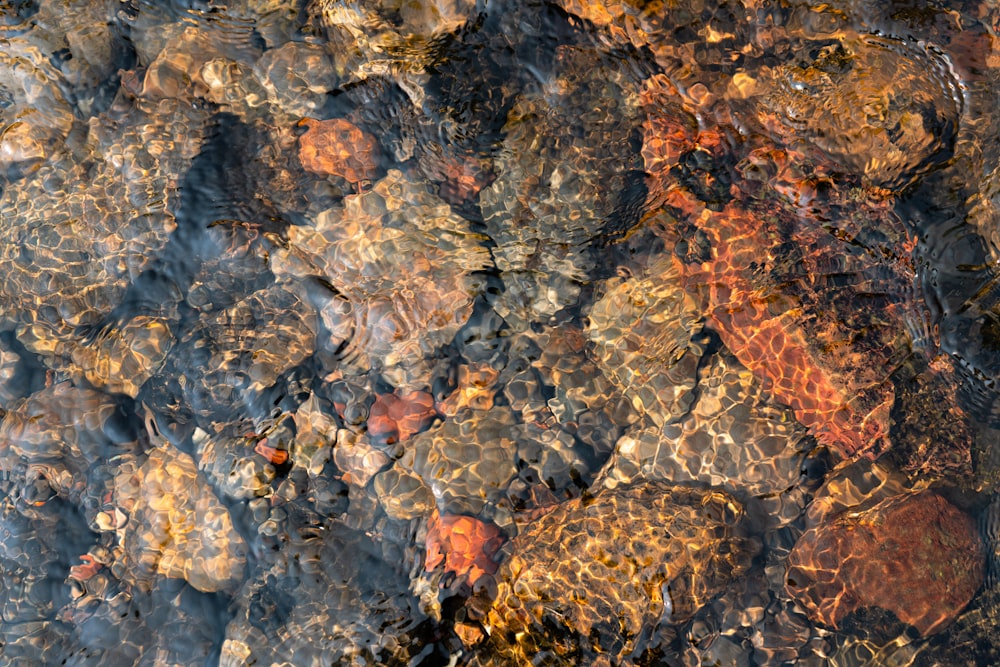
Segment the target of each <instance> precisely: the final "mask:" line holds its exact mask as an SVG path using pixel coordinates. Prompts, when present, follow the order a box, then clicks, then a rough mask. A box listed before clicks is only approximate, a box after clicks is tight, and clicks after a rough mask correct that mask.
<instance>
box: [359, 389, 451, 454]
mask: <svg viewBox="0 0 1000 667" xmlns="http://www.w3.org/2000/svg"><path fill="white" fill-rule="evenodd" d="M436 416H437V410H435V409H434V397H433V396H431V395H430V394H429V393H427V392H426V391H411V392H409V393H408V394H404V395H402V396H397V395H396V394H380V395H379V396H378V398H376V399H375V403H373V404H372V407H371V410H370V411H369V413H368V433H369V435H371V436H372V437H373V438H379V439H384V441H385V442H389V443H393V442H399V441H402V440H407V439H409V438H411V437H413V436H414V435H416V434H417V433H420V432H421V431H423V430H424V429H426V428H427V427H428V426H430V424H431V422H432V421H434V418H435V417H436Z"/></svg>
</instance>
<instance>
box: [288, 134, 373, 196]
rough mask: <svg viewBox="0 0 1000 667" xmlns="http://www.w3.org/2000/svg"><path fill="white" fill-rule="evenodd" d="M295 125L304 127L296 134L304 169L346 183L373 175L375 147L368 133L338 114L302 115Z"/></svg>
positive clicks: (366, 178)
mask: <svg viewBox="0 0 1000 667" xmlns="http://www.w3.org/2000/svg"><path fill="white" fill-rule="evenodd" d="M299 125H301V126H305V127H306V128H307V130H306V132H305V134H303V135H302V136H301V137H299V161H300V162H301V163H302V166H303V167H305V169H306V170H307V171H311V172H312V173H314V174H319V175H321V176H340V177H341V178H343V179H344V180H345V181H348V182H350V183H360V182H361V181H367V180H371V179H373V178H375V176H376V175H377V173H378V155H379V150H378V144H377V143H376V141H375V139H374V138H373V137H371V136H370V135H369V134H367V133H365V132H363V131H361V129H359V128H357V127H355V126H354V125H352V124H351V123H349V122H347V121H346V120H344V119H342V118H333V119H331V120H313V119H312V118H303V119H302V120H301V121H299Z"/></svg>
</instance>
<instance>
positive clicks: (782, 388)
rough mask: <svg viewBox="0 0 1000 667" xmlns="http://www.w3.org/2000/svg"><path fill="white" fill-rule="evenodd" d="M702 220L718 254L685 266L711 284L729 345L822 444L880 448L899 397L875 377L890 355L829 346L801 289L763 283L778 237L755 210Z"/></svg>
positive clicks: (714, 316)
mask: <svg viewBox="0 0 1000 667" xmlns="http://www.w3.org/2000/svg"><path fill="white" fill-rule="evenodd" d="M698 226H699V227H700V228H701V229H702V230H703V231H704V232H705V233H706V234H707V235H708V236H709V238H711V240H712V245H713V253H712V254H713V258H712V259H711V260H710V261H707V262H702V263H700V264H698V265H686V266H685V268H684V270H685V272H686V275H685V279H686V280H687V281H689V282H690V283H691V284H692V285H693V286H694V285H698V286H704V287H705V288H707V292H708V302H709V304H708V316H709V321H710V322H711V323H712V326H713V328H714V329H715V330H716V331H718V333H719V336H720V338H722V341H723V342H724V343H725V344H726V347H728V348H729V349H730V350H731V351H732V352H733V354H734V355H735V356H736V358H737V359H739V360H740V362H741V363H743V365H745V366H746V367H747V368H748V369H750V370H751V371H752V372H753V373H754V374H755V375H757V376H758V377H759V378H761V379H762V380H764V382H765V383H766V386H767V387H768V388H769V390H770V391H771V392H772V393H773V395H774V396H775V398H777V399H778V400H779V401H781V402H783V403H785V404H787V405H788V406H790V407H791V408H792V410H793V411H794V412H795V417H796V419H798V420H799V421H800V422H802V424H803V425H804V426H806V427H807V428H808V429H809V432H810V433H812V434H813V435H814V436H815V437H816V439H817V440H818V441H819V442H820V443H821V444H824V445H827V446H829V447H831V448H833V449H834V450H836V451H838V452H840V453H841V454H842V455H844V456H848V457H850V456H854V455H856V454H859V453H860V454H864V455H866V456H869V457H872V458H874V457H875V456H877V455H878V454H880V453H881V452H882V451H883V450H884V449H885V447H886V446H887V444H888V442H887V436H888V433H889V413H890V411H891V409H892V405H893V400H894V395H893V390H892V386H891V384H889V383H887V382H884V380H885V378H884V377H881V378H875V377H874V374H875V373H877V372H880V371H882V370H883V369H882V368H879V367H878V364H877V362H878V361H884V360H878V359H875V358H872V359H870V360H869V361H871V362H876V363H875V366H873V367H871V368H866V364H864V363H862V361H863V360H859V359H855V358H848V355H849V354H850V350H846V349H845V350H842V351H841V352H840V354H839V355H838V353H837V351H836V350H833V349H823V348H822V346H820V345H818V344H817V341H816V340H815V339H814V338H815V336H810V330H807V327H806V326H804V322H805V320H806V319H808V318H806V317H805V316H804V313H803V306H802V304H801V303H800V302H799V300H798V299H797V298H796V297H795V296H794V295H792V294H789V293H783V292H782V290H780V289H777V288H775V289H773V290H766V289H762V284H761V278H760V276H761V275H766V271H767V268H766V262H767V258H768V256H769V254H770V253H771V252H772V250H773V249H774V247H775V245H776V244H777V243H778V239H779V237H778V236H776V235H775V234H774V233H773V232H772V231H771V230H770V229H769V228H768V227H767V226H766V224H765V223H764V221H763V220H761V219H760V218H759V217H758V216H757V215H755V214H754V213H753V212H751V211H747V210H744V209H742V208H741V207H740V206H739V205H737V204H731V205H729V206H727V207H726V208H725V209H724V210H723V211H721V212H719V213H713V212H709V211H708V210H704V211H703V213H702V215H701V216H700V220H699V222H698ZM812 333H813V334H815V331H813V332H812ZM868 371H871V372H870V373H869V372H868ZM870 375H872V377H869V376H870ZM879 380H882V382H879Z"/></svg>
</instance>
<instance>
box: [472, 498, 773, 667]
mask: <svg viewBox="0 0 1000 667" xmlns="http://www.w3.org/2000/svg"><path fill="white" fill-rule="evenodd" d="M742 519H743V508H742V506H741V505H740V504H739V503H738V502H737V501H735V500H734V499H733V498H732V497H730V496H729V495H727V494H725V493H723V492H720V491H714V490H705V489H695V488H687V487H678V486H669V485H666V484H660V483H648V484H641V485H632V486H626V487H622V488H619V489H616V490H614V491H608V490H602V491H600V492H598V493H597V494H596V495H594V496H589V497H584V498H578V499H575V500H571V501H569V502H567V503H565V504H563V505H561V506H559V507H558V508H557V509H556V510H554V511H553V512H551V513H550V514H548V515H546V516H544V517H542V518H541V519H540V520H538V521H537V522H535V523H533V524H532V525H531V526H529V527H528V528H527V529H526V530H525V531H524V532H522V533H521V534H520V535H518V536H517V537H516V538H514V539H513V541H512V542H511V543H510V548H511V550H512V553H513V555H512V556H511V557H510V558H509V559H508V560H507V561H506V562H505V563H504V564H503V565H502V566H501V567H500V569H499V571H498V572H497V574H496V580H497V594H496V597H495V601H494V603H493V606H492V608H491V609H490V610H489V612H488V613H487V615H486V617H485V619H484V620H483V625H484V626H485V629H486V631H487V633H488V634H489V639H488V640H487V641H486V642H485V644H484V646H483V649H482V650H481V652H480V654H479V656H480V659H481V662H480V663H479V664H498V662H497V661H499V664H524V663H526V662H529V661H531V660H532V659H533V658H535V657H536V656H539V655H547V656H548V657H549V658H550V659H555V660H557V661H570V662H575V663H576V664H589V663H590V662H591V661H593V660H595V659H596V658H597V657H598V656H599V655H601V654H605V655H606V656H607V657H611V658H612V660H620V659H622V658H623V657H625V656H627V655H629V654H635V655H638V654H640V653H642V651H643V650H644V649H645V648H647V644H648V642H649V633H650V632H651V631H653V630H654V629H655V628H656V626H658V625H660V624H671V623H680V622H683V621H684V620H686V619H688V618H690V617H691V616H692V614H694V612H695V611H696V610H697V609H698V608H699V607H701V606H702V605H704V604H705V603H706V602H708V601H709V600H711V599H712V597H713V596H715V595H717V594H718V593H720V592H722V591H723V590H724V589H725V587H726V586H727V585H728V584H729V583H730V582H731V581H733V580H734V579H735V578H737V577H740V576H741V575H743V574H744V573H745V572H746V570H747V568H748V566H749V560H750V558H751V557H752V555H753V553H754V551H755V549H756V546H755V543H754V541H753V540H752V539H749V538H747V537H746V536H745V533H744V532H743V528H742V525H741V524H742Z"/></svg>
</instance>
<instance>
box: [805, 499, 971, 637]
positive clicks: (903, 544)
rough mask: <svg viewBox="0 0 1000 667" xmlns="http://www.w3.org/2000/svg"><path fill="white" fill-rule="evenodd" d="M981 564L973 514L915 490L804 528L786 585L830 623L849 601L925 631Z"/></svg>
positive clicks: (934, 627) (953, 612)
mask: <svg viewBox="0 0 1000 667" xmlns="http://www.w3.org/2000/svg"><path fill="white" fill-rule="evenodd" d="M983 572H984V558H983V544H982V540H981V538H980V537H979V531H978V530H976V525H975V523H974V522H973V520H972V519H971V518H970V517H969V516H968V515H966V514H965V513H963V512H962V511H960V510H959V509H958V508H956V507H955V506H954V505H952V504H951V503H949V502H948V501H947V500H945V499H944V498H942V497H941V496H939V495H937V494H935V493H930V492H923V493H916V494H910V495H906V496H901V497H897V498H891V499H889V500H884V501H882V502H880V503H878V504H877V505H875V506H874V507H871V508H870V509H866V510H863V511H848V512H844V513H842V514H840V515H838V516H836V517H834V518H832V519H830V520H827V521H824V522H821V523H820V524H819V525H817V526H815V527H813V528H810V529H809V530H807V531H806V532H805V533H803V534H802V536H801V537H800V538H799V541H798V542H797V543H796V544H795V547H794V548H793V549H792V551H791V553H790V554H789V556H788V576H787V582H786V587H787V590H788V593H789V594H790V595H791V596H792V597H793V598H795V600H796V601H797V602H798V603H799V604H801V605H802V606H803V607H804V608H805V610H806V611H807V613H808V614H809V616H810V617H812V618H813V620H816V621H818V622H820V623H824V624H826V625H829V626H831V627H833V628H836V627H837V626H838V624H839V623H840V621H841V620H842V619H843V618H844V617H845V616H847V615H848V614H849V613H850V612H852V611H854V610H855V609H859V608H863V607H879V608H881V609H885V610H887V611H891V612H893V613H894V614H896V616H897V617H898V618H899V619H900V620H901V621H903V622H904V623H909V624H910V625H912V626H913V627H915V628H916V629H917V630H918V631H919V632H920V634H921V635H923V636H924V637H926V636H928V635H931V634H934V633H935V632H938V631H939V630H941V629H943V628H945V627H946V626H947V625H949V624H950V623H951V622H952V621H954V620H955V618H956V617H957V616H958V614H959V613H960V612H961V611H962V609H963V608H964V607H965V606H966V605H967V604H968V603H969V601H970V600H971V599H972V596H973V595H974V594H975V592H976V590H978V588H979V586H980V585H981V584H982V583H983V576H984V575H983Z"/></svg>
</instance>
